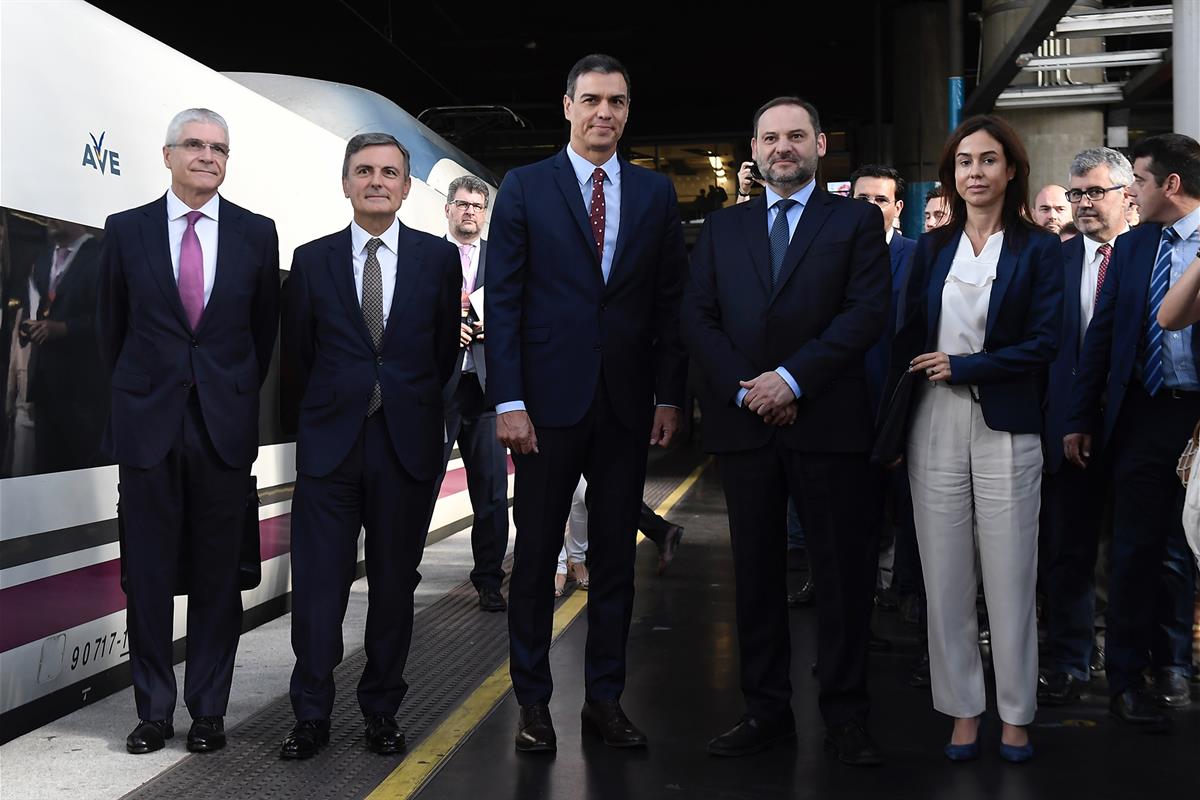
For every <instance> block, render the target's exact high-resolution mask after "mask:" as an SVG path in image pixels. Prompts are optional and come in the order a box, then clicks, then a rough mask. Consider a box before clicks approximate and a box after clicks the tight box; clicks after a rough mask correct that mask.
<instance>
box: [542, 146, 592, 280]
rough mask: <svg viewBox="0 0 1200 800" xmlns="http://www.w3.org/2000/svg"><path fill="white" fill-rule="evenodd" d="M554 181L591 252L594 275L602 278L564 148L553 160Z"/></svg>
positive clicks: (577, 184) (584, 213) (573, 173)
mask: <svg viewBox="0 0 1200 800" xmlns="http://www.w3.org/2000/svg"><path fill="white" fill-rule="evenodd" d="M554 182H555V183H556V184H558V190H559V191H560V192H562V196H563V201H564V202H565V203H566V204H567V209H568V210H569V211H570V212H571V216H572V218H574V220H575V226H576V227H577V228H579V235H580V236H582V237H583V243H584V245H585V247H586V248H587V251H588V252H589V253H591V256H592V263H593V264H595V265H596V275H597V276H599V277H600V278H601V279H603V277H604V275H603V273H601V271H600V258H599V256H598V255H597V253H596V240H595V239H594V238H592V226H591V223H590V222H589V221H588V217H587V209H586V208H584V205H583V195H581V194H580V193H579V181H578V180H576V178H575V170H574V168H572V167H571V159H569V158H568V157H567V151H566V150H563V151H562V152H560V153H559V154H558V159H557V160H556V161H555V162H554Z"/></svg>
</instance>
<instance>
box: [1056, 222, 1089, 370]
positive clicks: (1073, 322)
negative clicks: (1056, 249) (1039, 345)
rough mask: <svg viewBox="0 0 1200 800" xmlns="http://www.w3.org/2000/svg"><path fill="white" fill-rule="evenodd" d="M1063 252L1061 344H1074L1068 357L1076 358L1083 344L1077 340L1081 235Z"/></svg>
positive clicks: (1084, 251)
mask: <svg viewBox="0 0 1200 800" xmlns="http://www.w3.org/2000/svg"><path fill="white" fill-rule="evenodd" d="M1063 251H1064V252H1063V260H1064V261H1065V262H1066V263H1065V264H1064V266H1063V286H1064V287H1065V288H1066V291H1065V292H1064V294H1063V341H1062V343H1063V344H1064V345H1065V344H1067V343H1073V344H1074V348H1075V349H1074V350H1073V351H1072V352H1071V353H1070V356H1071V358H1076V357H1078V355H1079V346H1080V345H1082V344H1083V342H1082V341H1080V339H1079V301H1078V299H1077V298H1078V297H1079V286H1080V282H1081V281H1082V280H1083V255H1084V253H1086V252H1087V251H1086V250H1085V249H1084V247H1083V234H1080V235H1079V236H1076V237H1075V238H1074V239H1071V240H1070V241H1069V242H1067V244H1066V245H1065V246H1064V248H1063ZM1072 290H1074V291H1072ZM1060 349H1062V348H1060Z"/></svg>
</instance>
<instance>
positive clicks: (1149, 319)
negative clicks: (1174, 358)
mask: <svg viewBox="0 0 1200 800" xmlns="http://www.w3.org/2000/svg"><path fill="white" fill-rule="evenodd" d="M1175 238H1176V234H1175V229H1174V228H1163V232H1162V241H1161V242H1159V245H1158V258H1156V259H1155V260H1154V271H1153V272H1151V273H1150V296H1149V300H1148V302H1147V303H1146V311H1147V316H1146V360H1145V362H1144V363H1143V365H1142V385H1143V386H1145V387H1146V392H1147V394H1149V395H1150V396H1151V397H1153V396H1154V395H1155V393H1156V392H1158V390H1159V389H1161V388H1162V385H1163V363H1162V336H1163V330H1162V328H1161V327H1159V325H1158V309H1159V308H1161V307H1162V301H1163V298H1164V297H1166V295H1167V288H1168V287H1169V286H1170V285H1171V252H1172V250H1173V249H1174V246H1175Z"/></svg>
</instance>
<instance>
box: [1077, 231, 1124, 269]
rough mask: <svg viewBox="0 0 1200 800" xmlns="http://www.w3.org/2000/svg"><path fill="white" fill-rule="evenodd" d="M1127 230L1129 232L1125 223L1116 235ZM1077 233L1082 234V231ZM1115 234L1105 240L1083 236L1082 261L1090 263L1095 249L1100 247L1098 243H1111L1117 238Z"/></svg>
mask: <svg viewBox="0 0 1200 800" xmlns="http://www.w3.org/2000/svg"><path fill="white" fill-rule="evenodd" d="M1128 232H1129V225H1128V224H1126V225H1124V226H1122V228H1121V230H1120V232H1119V233H1118V234H1117V236H1120V235H1121V234H1122V233H1128ZM1079 235H1080V236H1083V234H1082V233H1081V234H1079ZM1117 236H1114V237H1113V238H1111V239H1109V240H1108V241H1107V242H1097V241H1096V240H1095V239H1093V238H1092V237H1090V236H1083V261H1084V263H1085V264H1090V263H1092V261H1094V260H1095V259H1096V251H1097V250H1099V249H1100V245H1102V244H1112V243H1113V242H1115V241H1116V240H1117Z"/></svg>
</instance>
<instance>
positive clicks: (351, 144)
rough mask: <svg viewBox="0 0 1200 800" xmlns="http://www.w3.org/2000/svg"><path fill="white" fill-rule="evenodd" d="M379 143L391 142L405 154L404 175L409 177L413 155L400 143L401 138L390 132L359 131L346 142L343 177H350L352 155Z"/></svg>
mask: <svg viewBox="0 0 1200 800" xmlns="http://www.w3.org/2000/svg"><path fill="white" fill-rule="evenodd" d="M377 144H390V145H391V146H392V147H395V148H397V149H398V150H399V151H400V154H401V155H403V156H404V177H405V179H407V178H408V176H409V174H410V167H411V165H412V157H411V156H410V155H409V154H408V148H407V147H405V146H404V145H402V144H400V140H399V139H397V138H396V137H395V136H392V135H391V134H390V133H359V134H356V135H354V136H351V137H350V141H348V142H346V157H345V158H343V159H342V178H343V179H345V178H349V177H350V157H351V156H353V155H354V154H355V153H357V152H358V151H360V150H364V149H366V148H368V147H373V146H375V145H377Z"/></svg>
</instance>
